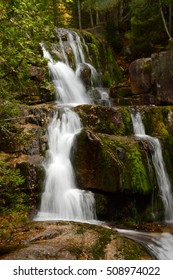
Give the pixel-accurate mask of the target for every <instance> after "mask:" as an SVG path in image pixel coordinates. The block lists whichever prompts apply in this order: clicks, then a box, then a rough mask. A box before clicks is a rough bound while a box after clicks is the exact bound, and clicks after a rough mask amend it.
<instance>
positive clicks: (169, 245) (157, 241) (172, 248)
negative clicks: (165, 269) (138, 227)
mask: <svg viewBox="0 0 173 280" xmlns="http://www.w3.org/2000/svg"><path fill="white" fill-rule="evenodd" d="M116 230H117V231H118V232H119V233H120V234H122V235H124V236H126V237H128V238H130V239H132V240H134V241H135V242H138V243H140V244H141V245H142V246H144V247H145V248H146V249H147V250H148V251H149V252H150V254H151V255H153V256H154V257H155V258H156V259H158V260H173V236H172V234H170V233H168V232H164V233H146V232H140V231H134V230H124V229H116Z"/></svg>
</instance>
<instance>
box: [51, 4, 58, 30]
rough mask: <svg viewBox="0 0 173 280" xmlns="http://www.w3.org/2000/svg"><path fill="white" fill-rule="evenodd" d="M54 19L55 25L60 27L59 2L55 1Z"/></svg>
mask: <svg viewBox="0 0 173 280" xmlns="http://www.w3.org/2000/svg"><path fill="white" fill-rule="evenodd" d="M52 2H53V3H52V4H53V17H54V24H55V26H58V0H53V1H52Z"/></svg>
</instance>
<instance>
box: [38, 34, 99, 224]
mask: <svg viewBox="0 0 173 280" xmlns="http://www.w3.org/2000/svg"><path fill="white" fill-rule="evenodd" d="M71 40H72V39H71ZM60 44H61V49H63V45H62V40H61V42H60ZM78 44H79V40H78ZM41 46H42V49H43V54H44V57H45V58H47V59H48V68H49V72H50V76H51V78H52V81H53V84H54V88H55V92H56V94H57V102H60V103H61V104H62V105H63V107H64V106H66V107H64V109H62V108H61V111H60V112H59V115H58V114H57V115H55V117H54V118H53V120H52V122H51V123H50V125H49V127H48V144H49V150H48V153H47V161H46V163H45V173H46V178H45V190H44V192H43V194H42V199H41V208H40V211H39V213H38V214H37V216H36V218H35V220H78V221H90V222H91V221H93V220H95V219H96V214H95V200H94V195H93V194H92V193H91V192H89V191H84V190H79V189H77V187H76V184H75V176H74V171H73V167H72V164H71V161H70V152H71V148H72V145H73V142H74V138H75V136H76V135H77V134H78V133H79V132H80V131H81V123H80V119H79V117H78V115H77V114H76V113H75V112H74V111H72V110H71V109H70V108H69V106H70V107H71V106H74V105H79V104H86V103H87V104H89V103H90V98H88V97H87V94H86V90H85V87H84V86H83V84H82V81H81V80H80V79H79V78H78V77H77V75H75V72H74V71H73V70H72V68H70V67H69V65H68V63H67V58H66V55H65V54H64V52H63V57H64V58H65V60H66V63H67V64H65V63H63V62H55V61H54V60H53V58H52V57H51V55H50V53H49V52H48V51H47V50H46V48H45V47H44V45H43V44H42V45H41ZM75 46H76V48H77V45H75V44H74V46H73V47H74V49H75ZM80 52H81V51H80ZM80 52H79V54H80ZM76 53H77V50H76V52H75V55H76ZM67 105H68V107H67ZM61 107H62V106H61ZM62 110H63V112H62Z"/></svg>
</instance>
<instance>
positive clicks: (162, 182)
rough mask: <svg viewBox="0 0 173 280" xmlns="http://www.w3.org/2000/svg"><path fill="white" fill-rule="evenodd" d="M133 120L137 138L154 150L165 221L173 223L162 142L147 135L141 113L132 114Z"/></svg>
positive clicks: (171, 199)
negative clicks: (144, 141) (146, 142)
mask: <svg viewBox="0 0 173 280" xmlns="http://www.w3.org/2000/svg"><path fill="white" fill-rule="evenodd" d="M131 118H132V122H133V128H134V133H135V135H136V137H138V138H140V139H143V140H146V141H148V143H149V145H150V148H151V150H152V161H153V165H154V168H155V173H156V178H157V182H158V186H159V190H160V193H161V198H162V201H163V205H164V210H165V220H166V222H169V223H172V222H173V197H172V192H171V184H170V181H169V177H168V174H167V171H166V167H165V163H164V160H163V155H162V148H161V145H160V142H159V140H158V139H157V138H155V137H151V136H149V135H146V134H145V129H144V125H143V123H142V119H141V115H140V113H139V112H131Z"/></svg>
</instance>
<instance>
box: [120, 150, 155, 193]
mask: <svg viewBox="0 0 173 280" xmlns="http://www.w3.org/2000/svg"><path fill="white" fill-rule="evenodd" d="M126 155H127V166H129V168H128V169H127V168H126V169H125V170H124V173H125V176H124V184H125V188H126V187H127V188H128V189H129V185H130V187H131V188H132V189H133V192H136V191H137V192H139V193H147V192H148V191H149V190H150V182H149V176H148V172H147V168H146V166H145V164H144V161H143V155H142V154H141V151H140V150H139V146H138V145H136V146H133V147H132V146H131V147H129V149H128V151H127V153H126ZM126 178H127V182H126ZM129 179H130V182H129Z"/></svg>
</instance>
